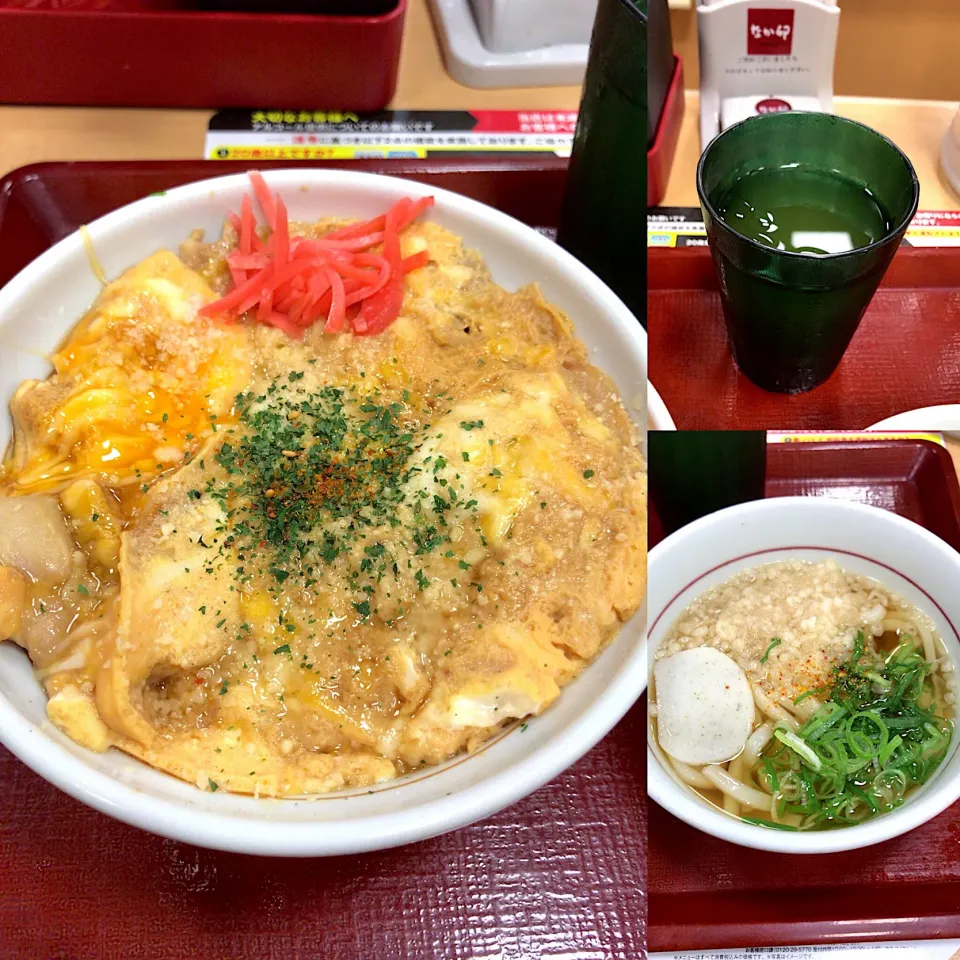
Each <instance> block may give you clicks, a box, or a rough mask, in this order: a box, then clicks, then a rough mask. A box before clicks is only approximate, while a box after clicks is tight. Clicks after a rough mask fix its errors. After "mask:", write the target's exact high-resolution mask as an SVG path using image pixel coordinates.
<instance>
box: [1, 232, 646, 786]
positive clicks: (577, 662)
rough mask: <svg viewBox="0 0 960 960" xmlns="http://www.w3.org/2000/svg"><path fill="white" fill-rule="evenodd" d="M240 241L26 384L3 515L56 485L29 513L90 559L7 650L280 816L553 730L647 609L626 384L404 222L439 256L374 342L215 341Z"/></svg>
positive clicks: (107, 324)
mask: <svg viewBox="0 0 960 960" xmlns="http://www.w3.org/2000/svg"><path fill="white" fill-rule="evenodd" d="M327 228H328V224H317V225H300V226H298V227H297V228H296V229H297V230H298V231H299V232H301V233H304V234H318V233H322V232H323V231H324V229H327ZM233 241H234V238H233V237H232V235H231V233H230V230H229V228H228V229H227V232H226V233H225V236H224V238H223V239H222V240H221V241H219V242H218V243H215V244H209V245H207V244H204V243H202V242H201V241H200V240H198V239H194V240H192V241H190V242H189V243H188V244H185V246H184V248H183V250H182V251H181V257H182V258H183V259H181V258H178V257H177V256H175V255H174V254H172V253H169V252H160V253H158V254H156V255H155V256H153V257H150V258H148V259H147V260H146V261H144V263H142V264H140V265H139V266H138V267H135V268H133V269H132V270H130V271H128V272H127V273H126V274H125V275H124V276H123V277H121V278H120V280H118V281H116V282H115V283H113V284H111V285H110V286H108V287H107V288H106V289H105V290H104V293H103V295H102V297H101V298H100V300H99V301H98V303H97V304H96V306H95V307H94V308H93V310H91V312H90V313H89V314H88V315H87V316H86V317H85V318H84V319H83V320H82V321H81V322H80V324H79V325H78V327H77V328H76V329H75V330H74V331H73V333H72V334H71V335H70V337H69V338H68V340H67V342H66V343H65V344H64V346H63V348H62V349H61V350H60V351H59V352H58V353H57V355H56V356H55V358H54V366H55V373H54V374H53V376H52V377H51V378H50V379H49V380H47V381H44V382H42V383H38V382H31V383H26V384H24V385H23V386H22V387H21V389H20V390H19V391H18V393H17V397H16V399H15V401H14V404H13V412H14V417H15V421H16V426H17V429H16V433H15V443H14V446H13V449H12V451H11V453H10V455H9V457H8V460H7V463H6V465H5V472H4V474H3V476H2V486H3V492H4V493H6V494H8V495H12V496H19V497H23V498H24V503H27V502H28V498H33V497H35V496H37V495H43V494H40V491H46V492H47V493H46V495H47V496H49V494H50V493H53V494H56V495H57V498H58V502H59V510H60V514H61V517H60V519H59V520H58V519H57V516H56V514H57V511H56V508H55V507H54V508H53V510H52V515H51V507H50V504H49V502H45V503H44V504H43V505H39V504H38V507H39V506H42V509H38V511H37V515H38V516H43V517H46V519H47V521H48V522H49V523H50V524H52V527H53V528H55V527H56V524H57V523H59V522H62V524H63V527H64V529H65V530H66V531H67V535H68V536H69V538H70V539H71V540H72V544H73V547H74V551H75V552H74V554H73V560H68V559H66V557H67V556H68V554H65V555H63V556H61V557H60V559H59V561H58V563H59V567H58V569H59V575H58V576H59V579H58V580H57V581H56V582H49V580H46V581H43V582H41V581H40V580H31V581H30V582H29V585H28V588H27V594H28V596H27V608H26V610H25V611H24V612H23V614H22V616H21V617H20V618H19V628H18V629H17V630H16V631H11V632H12V633H13V635H14V639H16V640H17V641H18V642H20V643H21V644H23V645H24V646H25V647H26V648H27V650H28V651H29V653H30V655H31V657H32V658H33V659H34V662H35V663H36V664H37V666H38V669H39V670H40V675H41V677H42V679H43V681H44V683H45V685H46V688H47V692H48V694H49V696H50V700H49V706H48V712H49V715H50V718H51V719H52V720H53V722H54V723H56V724H57V725H58V726H59V727H60V728H61V729H62V730H64V731H65V732H66V733H67V734H68V735H69V736H71V737H73V738H74V739H75V740H77V742H79V743H82V744H84V745H86V746H88V747H90V748H91V749H95V750H104V749H107V748H109V747H110V746H116V747H119V748H120V749H123V750H126V751H128V752H129V753H131V754H134V755H135V756H138V757H141V758H142V759H144V760H145V761H146V762H148V763H151V764H153V765H155V766H157V767H159V768H161V769H163V770H166V771H169V772H170V773H172V774H174V775H176V776H179V777H182V778H184V779H186V780H189V781H191V782H194V783H196V784H197V785H198V786H200V787H202V788H204V789H221V788H222V789H229V790H235V791H241V792H250V793H257V794H268V795H277V796H292V795H302V794H310V793H318V792H325V791H329V790H335V789H339V788H342V787H346V786H363V785H369V784H372V783H376V782H379V781H382V780H387V779H390V778H392V777H395V776H397V775H400V774H402V773H405V772H407V771H410V770H414V769H418V768H420V767H421V766H423V765H425V764H431V763H438V762H441V761H443V760H446V759H448V758H450V757H452V756H454V755H455V754H457V753H458V752H460V751H462V750H465V749H466V750H469V749H473V748H475V747H476V746H477V745H478V744H480V743H482V742H483V741H484V740H485V739H487V738H489V737H490V736H492V735H494V734H495V733H496V732H497V731H499V730H501V729H503V727H504V725H505V724H506V723H508V722H510V721H511V720H514V719H517V718H523V717H527V716H530V715H534V714H537V713H540V712H541V711H542V710H544V709H545V708H546V707H547V706H548V705H549V704H550V703H551V702H552V701H553V700H554V699H556V697H557V696H558V695H559V694H560V690H561V688H562V687H563V686H564V685H565V684H566V683H568V682H569V680H570V679H571V678H572V677H574V676H576V674H577V673H578V672H579V671H580V670H581V669H583V668H584V666H585V665H586V664H587V663H588V662H589V661H590V660H591V659H592V658H593V657H594V656H595V655H596V654H597V652H598V651H599V650H600V649H601V648H602V647H603V646H604V645H605V644H606V643H607V642H608V641H609V640H610V639H611V637H612V636H613V635H614V634H615V633H616V631H617V629H618V627H619V625H620V624H621V623H622V622H623V621H624V620H626V619H628V618H629V617H630V616H631V615H632V613H633V612H634V610H635V609H636V608H637V606H638V605H639V603H640V600H641V598H642V594H643V589H644V583H645V555H646V503H645V497H646V488H645V468H644V464H643V461H642V458H641V457H640V454H639V452H638V445H637V444H638V438H637V435H636V432H635V430H634V428H633V426H632V424H631V422H630V420H629V418H628V417H627V415H626V413H625V411H624V409H623V406H622V404H621V402H620V399H619V398H618V397H617V395H616V393H615V391H614V390H613V388H612V385H611V383H610V381H609V380H608V379H607V378H606V377H605V376H604V375H603V374H602V373H600V372H599V371H597V370H595V369H594V368H593V367H591V366H590V365H589V364H588V363H587V362H586V359H585V351H584V349H583V346H582V344H580V342H579V341H578V340H576V338H575V337H574V336H573V332H572V327H571V325H570V322H569V320H568V319H567V318H566V317H565V316H564V315H563V314H561V313H560V312H559V311H557V310H556V309H555V308H553V307H551V306H550V305H549V304H547V303H545V302H544V301H543V300H542V298H541V297H540V295H539V293H538V292H537V290H536V289H535V288H529V289H525V290H521V291H519V292H517V293H513V294H511V293H507V292H506V291H504V290H502V289H501V288H500V287H498V286H497V285H496V284H495V283H493V281H492V280H491V279H490V277H489V275H488V274H487V272H486V269H485V267H484V265H483V263H482V261H481V260H480V259H479V257H477V255H476V254H474V253H472V252H470V251H467V250H464V249H463V247H462V245H461V244H460V241H459V239H458V238H457V237H455V236H454V235H452V234H450V233H448V232H447V231H444V230H442V229H441V228H440V227H438V226H436V225H435V224H432V223H424V224H417V225H415V226H413V227H411V228H410V229H409V230H407V231H406V233H405V235H404V237H403V238H402V243H403V248H404V253H405V254H409V253H412V252H415V251H417V250H421V249H427V250H428V251H429V252H430V259H431V262H430V265H429V266H428V267H426V268H423V269H421V270H417V271H414V272H413V273H412V274H410V275H409V276H408V277H407V291H406V297H405V301H404V307H403V311H402V315H401V317H400V319H399V320H398V321H397V322H396V323H395V324H394V325H393V326H392V327H390V328H389V329H388V330H387V331H385V332H384V333H383V334H381V335H380V336H378V337H371V338H363V339H354V338H353V337H351V336H349V335H343V336H337V337H324V335H323V334H322V332H321V331H318V330H311V331H310V332H309V333H308V335H307V336H306V337H305V338H304V340H303V341H302V342H299V343H298V342H294V341H291V340H289V339H288V338H286V337H285V336H284V335H282V334H280V333H279V332H278V331H275V330H272V329H267V328H263V327H256V326H248V325H244V324H238V325H236V326H234V327H225V326H223V325H221V324H218V323H216V322H212V321H207V320H204V319H202V318H198V317H197V313H196V311H197V308H198V307H199V306H200V305H201V304H203V303H205V302H207V301H209V300H210V298H212V297H213V296H215V295H216V293H215V292H216V291H218V290H222V289H223V287H224V284H225V277H226V271H225V267H224V254H225V251H226V250H228V249H229V248H230V245H231V244H232V242H233ZM54 532H55V531H54ZM55 539H56V538H55V537H54V538H52V539H51V542H54V540H55ZM61 539H62V532H61ZM0 569H2V568H0ZM11 569H12V568H11ZM14 573H15V571H14ZM18 583H19V581H18ZM0 586H2V583H0ZM0 599H2V598H0Z"/></svg>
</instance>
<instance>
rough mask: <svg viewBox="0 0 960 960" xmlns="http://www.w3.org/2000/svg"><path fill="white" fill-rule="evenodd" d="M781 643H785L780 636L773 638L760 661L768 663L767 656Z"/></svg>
mask: <svg viewBox="0 0 960 960" xmlns="http://www.w3.org/2000/svg"><path fill="white" fill-rule="evenodd" d="M781 643H783V641H782V640H781V639H780V638H779V637H774V638H773V640H771V641H770V646H769V647H767V652H766V653H765V654H764V655H763V656H762V657H761V658H760V662H761V663H766V662H767V657H769V656H770V651H771V650H773V648H774V647H779V646H780V644H781Z"/></svg>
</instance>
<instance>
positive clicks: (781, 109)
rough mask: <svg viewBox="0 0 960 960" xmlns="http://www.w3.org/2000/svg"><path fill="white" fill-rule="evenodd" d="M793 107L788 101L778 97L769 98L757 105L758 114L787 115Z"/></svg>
mask: <svg viewBox="0 0 960 960" xmlns="http://www.w3.org/2000/svg"><path fill="white" fill-rule="evenodd" d="M792 109H793V107H791V106H790V104H789V103H787V101H786V100H780V99H778V98H777V97H768V98H767V99H766V100H761V101H760V102H759V103H758V104H757V113H787V111H789V110H792Z"/></svg>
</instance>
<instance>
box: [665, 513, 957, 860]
mask: <svg viewBox="0 0 960 960" xmlns="http://www.w3.org/2000/svg"><path fill="white" fill-rule="evenodd" d="M874 541H876V542H874ZM731 542H732V543H733V546H731V545H730V544H731ZM688 551H692V552H693V555H692V558H691V557H685V556H684V554H685V553H687V552H688ZM908 556H912V557H913V558H915V559H913V564H914V565H918V564H920V565H922V568H921V570H920V571H919V572H920V573H923V574H925V575H924V576H923V577H922V578H920V579H915V576H916V575H917V574H918V571H917V570H914V569H910V563H909V561H908V560H907V557H908ZM650 561H651V579H650V591H651V593H650V600H651V604H653V609H654V610H655V611H656V614H655V616H654V622H653V626H652V628H651V636H650V640H651V643H650V657H651V690H650V700H649V702H650V737H649V740H650V743H649V748H650V754H649V761H650V763H649V765H650V775H651V777H650V793H651V796H653V797H654V799H656V800H657V801H658V802H660V803H662V804H663V805H664V806H666V807H667V808H668V809H670V810H671V811H672V812H674V813H676V814H677V815H679V816H681V817H683V818H684V819H686V820H687V821H688V822H690V823H691V824H693V825H694V826H697V827H699V828H700V829H704V830H706V831H707V832H709V833H713V834H714V835H716V836H719V837H722V838H724V839H729V840H733V841H734V842H737V843H742V844H744V845H747V846H754V847H758V848H760V849H773V850H782V851H790V852H826V851H830V850H839V849H847V848H850V847H856V846H862V845H865V844H868V843H873V842H877V841H878V840H881V839H885V838H886V837H888V836H893V835H896V834H898V833H901V832H903V831H904V830H906V829H910V827H911V826H915V825H916V824H917V823H919V822H922V821H923V820H925V819H928V818H929V817H930V816H932V815H935V813H937V812H939V810H941V809H943V807H944V806H945V805H947V804H948V803H950V802H952V800H951V797H953V798H955V795H956V793H957V792H958V790H957V786H956V779H957V770H956V765H957V759H956V757H957V751H956V743H955V737H954V723H953V717H954V711H955V699H956V679H955V665H956V662H957V660H956V657H957V647H958V644H957V636H956V633H955V631H954V629H953V622H954V621H953V620H952V619H951V616H952V614H951V612H949V611H948V610H947V608H946V606H945V605H944V599H946V601H947V603H951V602H953V601H951V600H950V598H949V596H948V597H947V598H944V597H940V596H934V595H933V594H932V593H931V592H930V590H929V587H930V586H934V585H936V580H937V577H938V576H939V571H936V572H935V573H934V575H933V576H934V583H930V578H929V575H927V574H926V570H927V568H928V567H929V568H931V569H932V568H933V567H935V566H936V565H938V564H940V563H941V562H946V563H948V564H949V565H950V566H951V567H952V568H953V569H954V570H955V569H956V568H957V566H960V559H958V557H957V554H956V553H955V551H953V550H952V549H951V548H950V547H948V546H947V545H946V544H944V543H943V542H942V541H940V540H938V539H937V538H935V537H933V536H932V535H931V534H929V533H927V532H926V531H925V530H923V529H922V528H920V527H918V526H916V525H914V524H912V523H910V522H909V521H905V520H903V519H901V518H898V517H896V516H894V515H891V514H888V513H885V512H883V511H879V510H875V509H873V508H869V507H863V506H860V505H857V504H844V503H840V502H833V501H826V500H813V499H812V498H811V499H809V500H808V499H806V498H785V499H780V498H777V499H774V500H771V501H763V502H758V503H754V504H748V505H744V506H742V507H735V508H732V509H730V510H724V511H721V512H719V513H718V514H714V515H713V516H711V517H707V518H704V519H703V520H701V521H698V522H697V523H695V524H692V525H690V526H689V527H688V528H685V529H683V530H681V531H679V532H678V533H677V534H675V535H674V536H672V537H670V538H668V539H667V540H665V541H664V542H663V544H660V545H658V546H657V547H656V548H655V549H654V551H652V552H651V557H650Z"/></svg>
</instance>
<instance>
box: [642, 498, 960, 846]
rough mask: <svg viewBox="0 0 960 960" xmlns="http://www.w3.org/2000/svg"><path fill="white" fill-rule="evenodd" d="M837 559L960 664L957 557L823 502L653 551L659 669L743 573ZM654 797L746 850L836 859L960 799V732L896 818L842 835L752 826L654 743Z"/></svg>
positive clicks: (707, 530)
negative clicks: (720, 588)
mask: <svg viewBox="0 0 960 960" xmlns="http://www.w3.org/2000/svg"><path fill="white" fill-rule="evenodd" d="M828 557H833V558H834V559H835V560H836V561H837V562H838V563H839V564H840V565H841V566H842V567H844V568H845V569H847V570H850V571H853V572H855V573H859V574H863V575H865V576H868V577H873V578H874V579H876V580H879V581H880V582H881V583H883V584H884V585H886V586H887V587H889V588H890V589H891V590H892V591H894V592H895V593H898V594H900V595H901V596H903V597H904V598H906V599H907V600H908V601H910V602H911V603H914V604H916V606H918V607H919V608H920V609H921V610H923V611H924V612H925V613H927V614H928V615H929V616H930V617H931V618H932V619H933V621H934V623H935V624H936V626H937V629H938V631H939V633H940V636H941V637H942V638H943V641H944V643H945V644H946V647H947V650H948V651H949V653H950V655H951V656H952V657H953V659H954V662H956V663H960V637H958V635H957V626H960V591H958V590H957V583H958V582H960V554H958V553H957V552H956V551H955V550H953V548H952V547H950V546H949V545H948V544H946V543H945V542H944V541H943V540H941V539H940V538H939V537H936V536H934V535H933V534H932V533H930V532H929V531H927V530H925V529H924V528H923V527H920V526H918V525H917V524H915V523H912V522H911V521H909V520H905V519H904V518H903V517H899V516H897V515H895V514H893V513H888V512H887V511H885V510H880V509H878V508H876V507H869V506H866V505H864V504H860V503H846V502H844V501H840V500H826V499H819V498H816V497H782V498H781V497H777V498H774V499H770V500H758V501H755V502H753V503H747V504H743V505H741V506H736V507H730V508H729V509H726V510H721V511H719V512H717V513H715V514H712V515H710V516H707V517H704V518H702V519H700V520H698V521H696V522H695V523H691V524H690V525H689V526H687V527H683V528H682V529H680V530H678V531H677V532H676V533H674V534H673V535H672V536H670V537H667V538H666V539H665V540H663V541H662V542H661V543H659V544H657V546H656V547H654V548H653V549H652V550H651V551H650V557H649V564H650V579H649V591H648V600H647V606H648V610H649V616H650V630H649V635H648V649H649V655H650V659H651V662H652V659H653V655H654V653H655V651H656V649H657V646H658V645H659V643H660V642H661V641H662V640H663V638H664V636H665V635H666V634H667V633H668V631H669V629H670V627H671V626H672V624H673V623H674V621H675V620H676V619H677V617H678V616H679V615H680V614H681V613H682V612H683V610H684V608H685V607H687V605H688V604H689V603H690V602H691V601H692V600H694V599H695V598H696V597H697V596H699V595H700V594H701V593H703V592H704V591H705V590H708V589H709V588H710V587H713V586H715V585H716V584H718V583H721V582H722V581H724V580H727V579H728V578H730V577H732V576H734V575H735V574H736V573H737V572H739V571H740V570H744V569H746V568H748V567H755V566H759V565H760V564H762V563H770V562H773V561H775V560H787V559H800V560H820V559H826V558H828ZM648 741H649V742H648V746H647V767H648V777H647V789H648V791H649V794H650V796H651V797H652V798H653V799H654V800H656V801H657V803H659V804H660V806H662V807H664V808H665V809H667V810H669V811H670V812H671V813H672V814H674V815H675V816H677V817H679V818H680V819H681V820H685V821H686V822H687V823H689V824H690V825H691V826H693V827H696V828H697V829H698V830H703V831H704V832H705V833H709V834H712V835H713V836H715V837H719V838H721V839H722V840H729V841H730V842H731V843H737V844H740V845H741V846H744V847H753V848H755V849H758V850H774V851H778V852H781V853H832V852H835V851H839V850H852V849H856V848H860V847H866V846H869V845H871V844H874V843H879V842H881V841H882V840H889V839H890V838H892V837H896V836H899V835H900V834H902V833H906V832H907V831H908V830H912V829H914V827H918V826H920V824H922V823H925V822H926V821H927V820H930V819H931V818H933V817H935V816H937V814H939V813H941V812H942V811H944V810H945V809H946V808H947V807H949V806H950V804H952V803H953V802H954V801H956V800H957V799H958V798H960V752H958V749H957V748H958V744H960V732H958V733H955V734H954V740H953V743H952V744H951V747H950V753H949V755H948V757H947V758H946V760H945V761H944V762H943V764H942V765H941V766H940V767H939V769H938V770H937V771H936V773H935V774H934V776H933V777H931V779H930V780H929V781H928V782H927V783H926V784H924V786H923V787H921V788H920V789H919V790H917V791H916V793H914V794H913V795H912V796H911V797H910V798H909V799H908V800H907V802H906V803H905V804H904V805H903V806H902V807H900V808H899V809H897V810H894V811H893V812H892V813H888V814H884V815H883V816H879V817H876V818H875V819H873V820H868V821H867V822H865V823H862V824H858V825H857V826H854V827H846V828H843V829H837V830H828V831H816V832H813V831H811V832H808V833H790V832H786V831H780V830H770V829H765V828H764V827H756V826H751V825H750V824H747V823H742V822H741V821H739V820H737V819H735V818H734V817H732V816H729V815H727V814H725V813H723V812H722V811H721V810H719V809H718V808H716V807H714V806H712V805H711V804H709V803H707V802H706V801H705V800H702V799H700V798H699V797H698V796H697V795H696V794H695V793H693V792H692V791H690V790H688V789H687V788H686V787H684V786H682V785H681V783H680V781H679V780H678V779H677V778H676V777H675V776H674V775H673V773H672V772H671V771H670V768H669V764H668V763H667V761H666V759H665V758H664V757H663V755H662V754H661V752H660V750H659V748H658V747H657V746H656V744H655V743H654V742H653V737H652V736H651V737H649V738H648Z"/></svg>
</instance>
